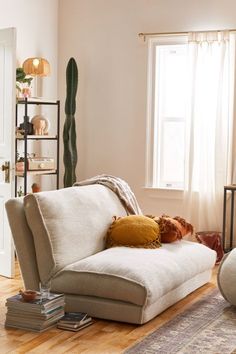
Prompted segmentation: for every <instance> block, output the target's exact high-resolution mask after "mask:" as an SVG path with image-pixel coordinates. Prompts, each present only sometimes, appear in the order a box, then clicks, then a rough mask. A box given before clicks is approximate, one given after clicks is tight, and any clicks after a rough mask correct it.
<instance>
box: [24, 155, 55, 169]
mask: <svg viewBox="0 0 236 354" xmlns="http://www.w3.org/2000/svg"><path fill="white" fill-rule="evenodd" d="M54 169H55V161H54V159H53V158H51V157H35V156H34V157H29V158H28V171H37V170H38V171H39V170H54Z"/></svg>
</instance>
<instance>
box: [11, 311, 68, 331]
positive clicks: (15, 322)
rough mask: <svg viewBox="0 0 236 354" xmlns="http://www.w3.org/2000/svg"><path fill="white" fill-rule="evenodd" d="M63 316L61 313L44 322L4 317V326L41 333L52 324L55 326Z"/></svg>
mask: <svg viewBox="0 0 236 354" xmlns="http://www.w3.org/2000/svg"><path fill="white" fill-rule="evenodd" d="M63 314H64V312H61V313H59V314H57V315H56V316H54V317H51V318H50V319H48V320H46V321H35V320H34V318H32V319H31V320H30V321H29V319H24V318H23V317H19V318H12V317H10V316H6V321H5V326H6V327H11V326H14V327H16V326H19V327H20V326H22V327H24V328H27V329H28V330H34V331H41V330H43V329H46V328H48V327H51V326H52V325H53V324H56V323H57V322H58V320H59V319H60V318H61V317H62V316H63Z"/></svg>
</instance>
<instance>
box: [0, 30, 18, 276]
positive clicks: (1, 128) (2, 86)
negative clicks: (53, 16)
mask: <svg viewBox="0 0 236 354" xmlns="http://www.w3.org/2000/svg"><path fill="white" fill-rule="evenodd" d="M15 57H16V30H15V28H7V29H0V274H1V275H4V276H6V277H13V276H14V248H13V243H12V237H11V232H10V228H9V225H8V220H7V215H6V211H5V202H6V201H7V200H8V199H10V198H11V197H13V196H14V176H13V169H12V166H13V163H14V152H15V128H14V126H15V97H16V93H15V71H16V62H15Z"/></svg>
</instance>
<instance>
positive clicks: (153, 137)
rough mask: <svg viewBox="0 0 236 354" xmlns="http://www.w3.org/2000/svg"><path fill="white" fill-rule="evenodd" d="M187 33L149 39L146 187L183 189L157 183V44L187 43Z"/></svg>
mask: <svg viewBox="0 0 236 354" xmlns="http://www.w3.org/2000/svg"><path fill="white" fill-rule="evenodd" d="M187 42H188V36H187V35H163V36H157V37H152V38H149V40H148V67H147V124H146V163H145V171H146V173H145V187H146V188H148V189H150V188H153V189H166V190H183V188H174V187H173V186H171V187H170V188H168V187H160V186H158V185H156V183H155V182H156V181H157V173H158V172H157V171H158V169H157V167H158V166H157V164H158V163H159V160H160V158H158V157H157V155H158V153H159V152H158V149H157V146H156V145H157V144H156V142H157V138H158V134H159V129H158V125H159V121H158V120H157V119H155V111H156V100H155V87H156V65H155V63H156V46H159V45H178V44H187Z"/></svg>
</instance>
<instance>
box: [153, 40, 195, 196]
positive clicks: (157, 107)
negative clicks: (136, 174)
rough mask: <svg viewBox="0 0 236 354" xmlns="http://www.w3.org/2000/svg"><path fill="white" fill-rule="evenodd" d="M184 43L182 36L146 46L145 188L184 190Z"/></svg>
mask: <svg viewBox="0 0 236 354" xmlns="http://www.w3.org/2000/svg"><path fill="white" fill-rule="evenodd" d="M186 42H187V39H186V37H177V38H176V37H175V38H170V37H168V38H158V39H152V40H150V43H149V73H148V76H149V77H148V82H149V89H148V91H149V92H148V132H147V134H148V136H147V155H148V156H147V164H148V166H147V185H148V187H157V188H171V189H183V187H184V158H185V148H186V147H185V126H186V102H187V89H186V88H187V80H188V77H187V76H188V75H187V43H186Z"/></svg>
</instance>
